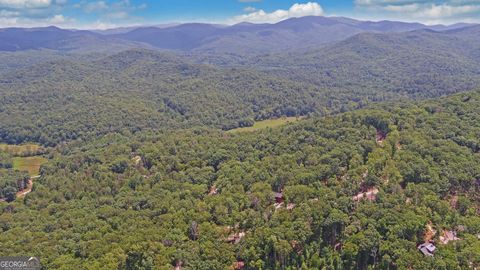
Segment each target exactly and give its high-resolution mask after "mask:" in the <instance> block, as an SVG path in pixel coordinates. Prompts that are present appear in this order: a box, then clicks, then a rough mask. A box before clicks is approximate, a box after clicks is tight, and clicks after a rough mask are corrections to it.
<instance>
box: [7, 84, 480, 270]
mask: <svg viewBox="0 0 480 270" xmlns="http://www.w3.org/2000/svg"><path fill="white" fill-rule="evenodd" d="M479 102H480V92H470V93H463V94H458V95H455V96H452V97H448V98H442V99H437V100H429V101H423V102H415V103H412V102H407V103H397V104H383V105H376V106H375V107H371V108H369V109H364V110H358V111H354V112H349V113H345V114H341V115H338V116H335V117H327V118H311V119H307V120H304V121H301V122H298V123H295V124H290V125H288V126H285V127H283V128H279V129H274V130H264V131H262V132H256V133H242V134H238V135H231V134H225V133H224V132H220V131H211V130H210V131H209V130H206V129H198V128H197V129H191V130H183V131H180V130H178V131H173V132H172V131H170V132H143V133H139V134H136V135H135V136H130V135H128V134H127V133H125V134H120V133H116V134H110V135H107V136H105V137H103V138H99V139H96V140H92V141H89V142H76V143H71V144H69V145H65V146H62V147H59V148H58V149H57V151H58V152H56V153H52V155H53V160H51V161H50V162H49V163H48V164H47V165H45V166H44V167H43V168H42V177H41V178H40V179H38V180H37V182H36V184H35V185H34V191H33V192H32V193H30V194H28V195H27V196H26V197H25V199H24V200H23V201H17V202H15V203H12V204H0V213H1V214H0V230H1V231H0V232H1V233H0V250H2V252H3V253H2V254H3V255H16V254H20V253H21V254H23V253H28V252H32V251H34V252H35V254H37V255H38V256H39V257H40V258H42V263H43V264H44V265H45V267H46V268H48V269H50V268H51V269H67V268H68V269H85V268H88V269H172V267H174V266H181V268H182V269H209V270H210V269H228V268H230V267H234V266H238V265H239V264H244V267H245V269H370V268H373V267H374V268H376V269H416V270H422V269H425V270H427V269H459V268H461V269H469V268H472V267H473V268H475V267H477V268H478V267H480V258H479V257H478V254H480V240H479V239H478V235H479V234H480V218H479V211H480V198H479V197H478V194H480V193H479V192H480V182H479V180H480V163H479V162H480V156H479V150H480V141H479V138H480V137H479V136H478V134H479V132H480V124H479V121H478V119H479V117H480V107H479V106H478V104H479ZM377 191H378V193H377ZM275 192H277V194H276V193H275ZM362 192H369V193H368V194H369V195H368V194H367V195H366V193H362ZM358 194H363V195H362V196H363V198H361V196H357V195H358ZM276 200H277V203H276ZM282 200H283V202H282ZM433 230H435V231H436V233H433ZM444 230H446V231H450V230H451V231H455V232H457V236H458V238H460V240H456V241H453V242H450V243H448V244H446V245H444V244H440V241H439V237H440V236H441V235H442V234H443V232H444ZM19 239H21V241H20V240H19ZM427 240H434V241H435V243H436V246H437V250H436V252H435V255H434V257H425V256H423V255H422V254H421V253H420V252H419V251H418V250H417V249H416V247H417V245H418V244H421V243H424V242H425V241H427Z"/></svg>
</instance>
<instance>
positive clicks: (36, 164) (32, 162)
mask: <svg viewBox="0 0 480 270" xmlns="http://www.w3.org/2000/svg"><path fill="white" fill-rule="evenodd" d="M46 162H47V159H46V158H43V157H38V156H37V157H15V158H13V168H14V169H15V170H20V171H28V174H29V175H30V176H36V175H38V174H39V173H40V166H41V165H42V164H44V163H46Z"/></svg>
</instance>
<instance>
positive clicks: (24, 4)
mask: <svg viewBox="0 0 480 270" xmlns="http://www.w3.org/2000/svg"><path fill="white" fill-rule="evenodd" d="M52 4H53V2H52V0H0V7H4V8H17V9H19V8H45V7H49V6H50V5H52Z"/></svg>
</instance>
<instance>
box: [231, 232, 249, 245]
mask: <svg viewBox="0 0 480 270" xmlns="http://www.w3.org/2000/svg"><path fill="white" fill-rule="evenodd" d="M243 237H245V232H238V233H234V234H231V235H229V236H228V237H227V243H230V244H238V243H240V240H242V238H243Z"/></svg>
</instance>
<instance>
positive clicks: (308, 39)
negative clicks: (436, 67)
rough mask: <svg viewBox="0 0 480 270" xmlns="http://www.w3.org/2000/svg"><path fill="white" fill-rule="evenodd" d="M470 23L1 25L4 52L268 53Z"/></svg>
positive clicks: (323, 20)
mask: <svg viewBox="0 0 480 270" xmlns="http://www.w3.org/2000/svg"><path fill="white" fill-rule="evenodd" d="M469 26H471V25H470V24H457V25H452V26H443V25H435V26H427V25H423V24H420V23H406V22H395V21H378V22H372V21H360V20H355V19H350V18H345V17H321V16H307V17H300V18H291V19H287V20H284V21H281V22H278V23H275V24H267V23H264V24H253V23H239V24H236V25H231V26H227V25H216V24H205V23H187V24H179V25H176V24H172V25H158V26H148V27H126V28H118V29H109V30H105V31H97V30H92V31H88V30H67V29H60V28H57V27H43V28H5V29H0V51H9V52H16V51H26V50H40V49H48V50H53V51H59V52H102V51H107V52H110V51H113V52H115V51H121V50H125V49H132V48H139V47H141V48H142V47H143V48H148V47H151V48H153V47H154V48H158V49H166V50H173V51H180V52H200V53H231V54H239V55H245V54H247V53H248V54H265V53H271V52H280V51H284V50H296V49H303V48H309V47H315V46H324V45H326V44H331V43H334V42H338V41H341V40H344V39H346V38H349V37H351V36H354V35H356V34H360V33H365V32H374V33H391V32H406V31H413V30H419V29H431V30H436V31H444V30H452V29H458V28H462V27H469Z"/></svg>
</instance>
